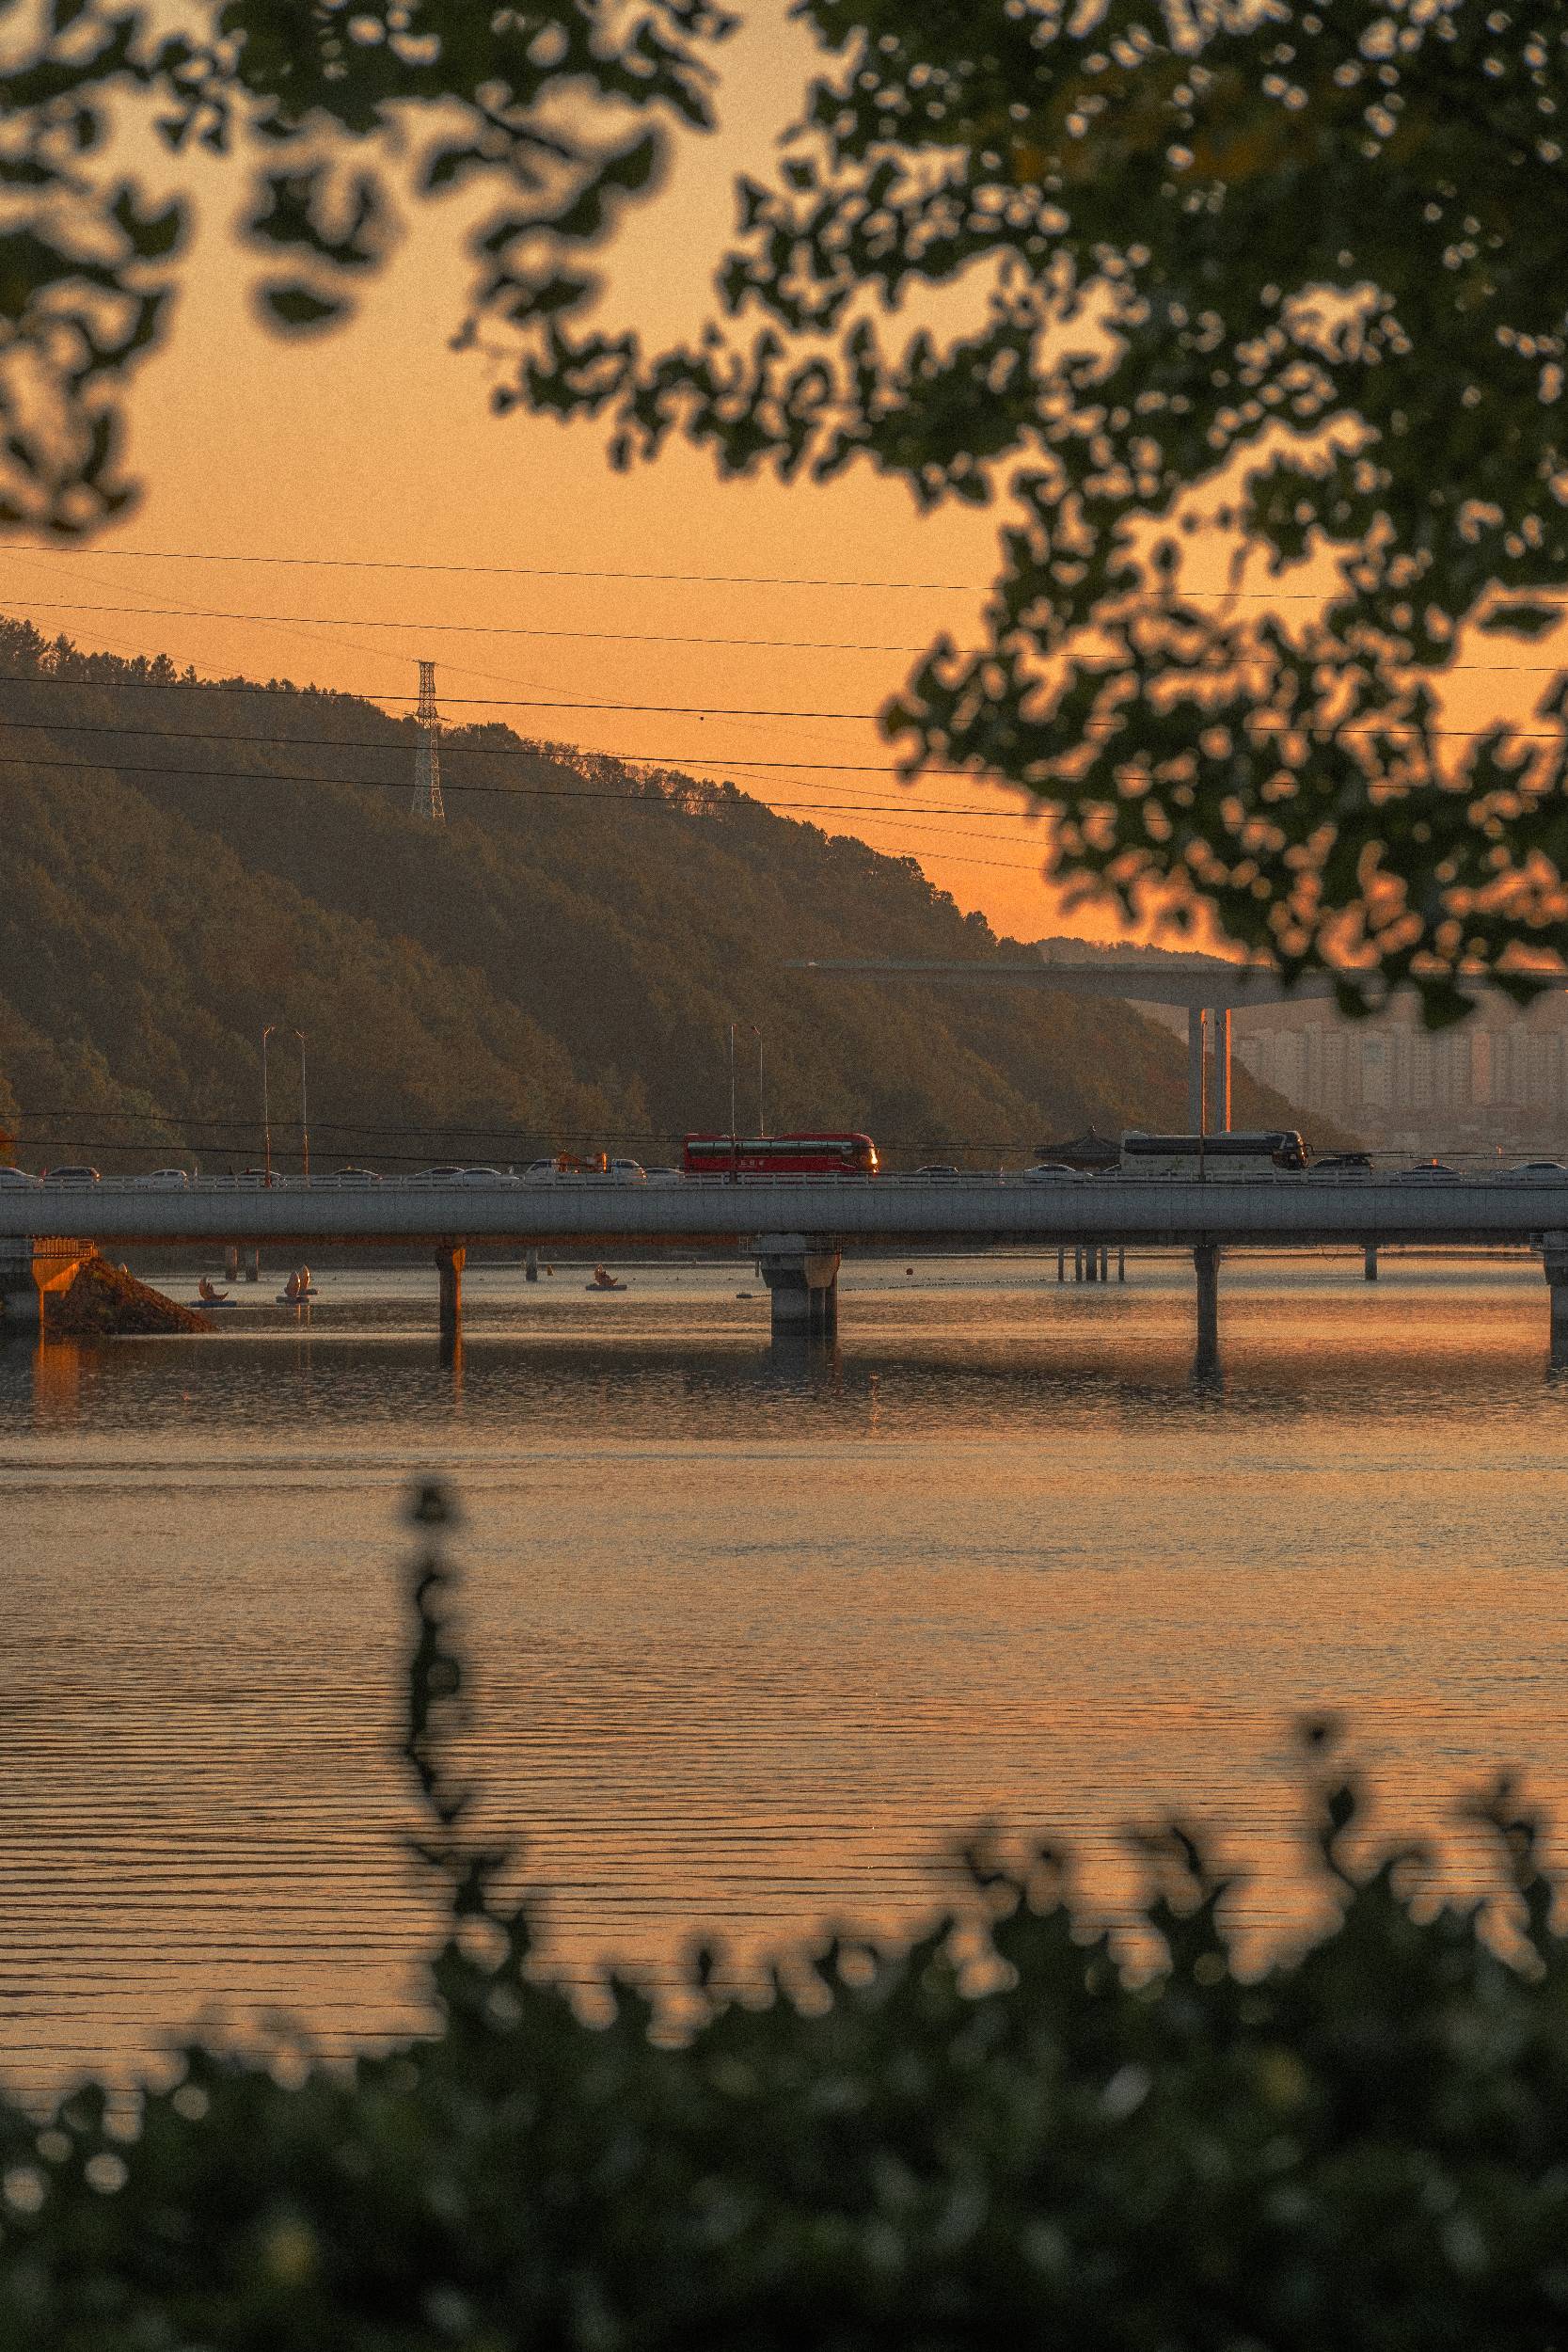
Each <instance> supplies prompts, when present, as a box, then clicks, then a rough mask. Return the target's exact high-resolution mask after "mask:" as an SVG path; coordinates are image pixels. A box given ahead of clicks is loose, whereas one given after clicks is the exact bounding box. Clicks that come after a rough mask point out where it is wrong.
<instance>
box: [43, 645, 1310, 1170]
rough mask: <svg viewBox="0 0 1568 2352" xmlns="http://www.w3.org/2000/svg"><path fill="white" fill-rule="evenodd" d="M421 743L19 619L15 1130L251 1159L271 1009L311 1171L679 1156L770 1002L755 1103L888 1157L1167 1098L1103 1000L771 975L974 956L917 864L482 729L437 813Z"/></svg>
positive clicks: (297, 698)
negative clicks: (877, 958)
mask: <svg viewBox="0 0 1568 2352" xmlns="http://www.w3.org/2000/svg"><path fill="white" fill-rule="evenodd" d="M414 747H415V730H414V727H413V723H412V721H411V720H403V719H395V718H389V717H388V715H387V714H386V713H385V712H383V711H381V710H380V709H378V708H377V707H374V706H373V705H372V704H369V703H366V702H364V701H361V700H359V699H357V698H356V697H354V696H351V695H345V694H331V693H323V692H318V691H313V690H312V691H299V690H296V689H294V688H292V687H288V686H277V685H276V684H275V685H273V686H270V687H259V686H256V685H254V684H252V683H250V682H248V681H245V680H243V679H230V680H228V681H226V682H224V683H222V684H218V685H214V684H208V683H205V682H202V681H200V680H198V679H197V678H196V677H195V676H194V675H192V674H189V673H187V674H185V675H181V674H179V673H177V672H176V671H175V670H174V668H173V666H172V665H171V664H170V663H169V662H167V661H166V660H159V661H156V662H147V661H122V660H118V659H116V658H113V657H110V656H105V655H83V654H79V653H77V652H75V651H74V650H73V649H72V648H71V646H70V645H69V644H65V643H64V642H61V643H58V644H54V645H49V644H46V643H45V642H44V641H43V640H42V639H41V638H40V637H39V636H38V635H37V634H36V632H34V631H33V630H32V629H31V628H27V627H25V626H24V625H20V624H16V623H11V622H5V621H0V760H3V764H0V793H3V796H4V798H3V802H0V807H3V810H4V817H3V821H0V1125H4V1126H6V1127H8V1128H13V1129H16V1130H17V1131H18V1133H19V1137H20V1140H19V1147H18V1156H19V1157H21V1158H22V1159H23V1160H24V1163H27V1164H31V1165H35V1166H37V1165H40V1164H43V1163H47V1162H49V1161H52V1160H53V1161H58V1160H61V1159H67V1158H71V1157H74V1156H79V1155H83V1154H91V1155H92V1156H93V1157H95V1158H97V1160H98V1162H99V1164H100V1165H101V1166H104V1165H112V1166H124V1167H134V1166H137V1165H146V1164H148V1162H149V1161H154V1162H155V1161H157V1160H160V1159H164V1158H167V1157H168V1156H169V1154H170V1153H171V1152H175V1151H179V1152H185V1153H187V1154H188V1153H195V1154H196V1155H198V1157H199V1159H200V1160H201V1162H202V1164H203V1165H204V1166H206V1167H208V1168H225V1167H228V1166H230V1165H242V1166H243V1165H245V1163H247V1162H250V1161H253V1160H254V1159H255V1158H256V1157H257V1155H258V1151H259V1147H260V1140H261V1137H260V1108H261V1074H260V1041H261V1031H262V1029H263V1027H264V1026H265V1025H267V1024H269V1023H273V1024H276V1025H277V1036H276V1037H275V1040H274V1047H273V1053H274V1059H273V1065H272V1075H273V1112H274V1120H275V1125H276V1129H277V1136H276V1140H277V1142H278V1144H279V1146H280V1147H281V1146H282V1145H283V1144H284V1143H285V1141H287V1142H289V1143H290V1144H291V1145H292V1141H293V1136H294V1135H295V1134H296V1133H297V1129H296V1123H295V1122H296V1121H297V1116H298V1047H297V1046H296V1044H295V1042H294V1040H293V1034H292V1032H293V1031H294V1030H296V1029H297V1030H303V1031H304V1032H305V1033H306V1035H307V1037H308V1040H309V1107H310V1120H311V1129H312V1136H313V1141H314V1145H315V1153H316V1157H317V1161H318V1164H329V1163H330V1162H331V1161H332V1160H335V1159H338V1158H341V1157H344V1156H354V1157H356V1158H357V1157H368V1158H372V1160H375V1159H379V1160H380V1162H381V1163H382V1164H383V1165H386V1166H393V1165H395V1164H396V1162H397V1158H398V1155H399V1153H400V1152H407V1153H409V1154H411V1155H412V1156H414V1157H415V1158H417V1159H418V1160H420V1161H423V1160H425V1159H427V1158H432V1159H434V1158H440V1157H443V1156H447V1155H449V1154H451V1153H453V1152H456V1153H460V1154H461V1155H462V1156H463V1157H465V1158H468V1159H483V1158H503V1159H510V1158H516V1157H518V1156H520V1155H522V1154H524V1153H527V1152H532V1151H534V1150H542V1149H545V1148H547V1147H548V1146H550V1145H552V1144H565V1143H570V1142H580V1143H581V1144H583V1145H584V1146H586V1145H589V1144H593V1145H594V1146H595V1147H597V1146H599V1145H601V1144H606V1145H608V1144H615V1145H620V1146H624V1147H629V1148H632V1149H634V1150H636V1151H638V1152H639V1153H640V1155H641V1156H645V1157H658V1158H662V1157H665V1156H667V1155H668V1154H669V1152H671V1150H672V1149H673V1143H674V1139H675V1138H677V1137H678V1136H679V1135H680V1134H681V1132H682V1131H683V1130H684V1129H686V1128H688V1127H704V1126H706V1127H717V1128H724V1127H726V1126H727V1125H728V1119H729V1092H728V1077H727V1073H726V1056H725V1028H726V1025H727V1024H728V1023H729V1022H731V1021H736V1022H739V1023H741V1024H742V1025H744V1026H743V1031H742V1035H741V1038H740V1041H739V1043H740V1070H741V1093H740V1101H741V1105H742V1120H743V1121H749V1120H750V1119H751V1118H752V1116H753V1115H754V1106H755V1081H754V1071H755V1041H754V1040H753V1039H752V1036H751V1034H750V1032H751V1029H752V1026H753V1025H754V1026H755V1027H756V1028H758V1029H760V1030H761V1031H762V1032H763V1035H764V1039H765V1041H766V1062H767V1083H768V1120H769V1123H770V1124H771V1125H774V1126H779V1127H784V1126H789V1125H798V1124H803V1123H809V1124H817V1123H821V1124H825V1125H831V1126H846V1127H854V1128H863V1129H866V1130H868V1131H869V1132H870V1133H871V1134H873V1135H874V1136H877V1137H878V1138H879V1141H881V1142H883V1143H884V1145H885V1146H887V1147H889V1148H890V1153H891V1156H893V1157H894V1158H895V1159H897V1160H903V1161H906V1162H907V1161H911V1160H914V1159H918V1158H920V1157H922V1156H928V1155H929V1154H931V1153H932V1152H939V1151H940V1152H942V1155H943V1156H948V1155H954V1156H956V1155H957V1154H958V1151H959V1150H960V1148H961V1147H965V1146H968V1147H973V1149H974V1153H975V1154H976V1156H977V1157H978V1158H980V1159H982V1160H983V1159H985V1158H987V1157H988V1156H989V1157H991V1158H994V1157H995V1155H996V1154H997V1152H999V1151H1000V1150H1002V1149H1003V1148H1004V1147H1011V1148H1012V1149H1013V1150H1015V1151H1018V1150H1025V1149H1027V1148H1028V1147H1029V1146H1031V1145H1033V1144H1035V1143H1037V1141H1039V1140H1040V1139H1041V1138H1042V1137H1044V1136H1055V1135H1062V1134H1067V1133H1070V1132H1072V1131H1075V1130H1077V1129H1079V1128H1082V1127H1085V1126H1086V1125H1088V1124H1089V1123H1090V1122H1091V1121H1092V1122H1094V1123H1095V1124H1096V1125H1098V1126H1100V1127H1101V1128H1103V1129H1107V1130H1112V1129H1116V1128H1117V1127H1118V1126H1120V1125H1122V1124H1123V1123H1127V1122H1132V1121H1137V1122H1142V1123H1148V1124H1155V1123H1162V1122H1175V1123H1178V1124H1180V1123H1181V1122H1182V1121H1183V1120H1184V1115H1185V1114H1184V1109H1183V1102H1184V1085H1183V1073H1182V1058H1181V1053H1180V1046H1179V1045H1178V1044H1177V1042H1176V1041H1173V1040H1172V1039H1171V1038H1170V1037H1169V1036H1168V1034H1166V1033H1164V1032H1162V1031H1161V1030H1160V1029H1158V1028H1157V1027H1155V1026H1154V1025H1151V1024H1149V1023H1148V1022H1147V1021H1145V1020H1143V1019H1141V1018H1140V1017H1139V1016H1138V1015H1136V1014H1135V1013H1132V1012H1131V1011H1129V1010H1126V1009H1122V1008H1121V1007H1119V1006H1117V1005H1114V1004H1103V1005H1100V1004H1087V1003H1077V1004H1074V1003H1072V1002H1070V1001H1067V1000H1062V999H1053V998H1052V997H1050V996H1047V995H1044V994H1034V993H1025V992H1022V991H1020V992H1014V991H1011V990H978V989H977V990H974V991H969V990H965V989H963V988H961V987H958V988H952V987H947V988H937V987H923V986H920V985H918V984H910V983H905V984H891V983H890V984H882V985H877V986H873V985H867V984H864V983H856V984H845V983H842V982H830V981H827V980H817V979H815V978H813V977H811V976H810V975H808V974H801V973H795V972H790V971H787V970H785V969H784V964H785V961H786V960H787V959H789V958H792V957H807V956H832V955H866V956H872V955H895V956H925V957H944V958H960V957H961V958H973V959H975V960H984V959H986V958H988V957H990V956H991V955H992V954H993V953H994V952H995V950H996V948H997V946H998V943H997V941H996V940H995V938H994V937H993V936H992V934H991V932H990V930H988V929H987V927H986V926H985V924H984V923H983V922H981V921H980V920H979V919H978V918H977V917H974V916H964V915H962V914H959V913H958V909H957V907H956V906H955V905H954V904H953V902H952V900H951V899H950V898H946V897H944V896H943V895H942V893H941V892H939V891H936V890H933V889H932V888H931V886H930V885H929V884H928V883H927V882H926V881H925V879H924V878H923V876H922V875H921V873H920V871H919V869H918V867H917V866H915V865H914V863H913V862H912V861H911V860H908V859H897V858H889V857H882V856H879V855H877V854H875V853H874V852H873V851H872V850H868V849H866V848H865V847H864V846H863V844H862V843H860V842H859V841H855V840H852V839H848V838H846V837H843V836H831V835H828V834H824V833H823V832H821V831H820V830H819V829H818V828H817V827H816V825H813V824H809V823H795V822H792V821H790V820H789V819H787V818H780V817H777V816H775V815H773V814H771V813H770V812H769V811H768V809H767V808H765V807H764V806H762V805H761V803H758V802H756V801H754V800H752V799H750V798H748V797H747V796H746V795H745V794H743V793H741V792H738V791H736V790H735V789H734V788H733V787H730V786H728V785H709V784H705V783H694V782H692V781H691V780H690V779H689V778H688V777H685V776H681V775H676V774H673V773H658V774H645V773H641V772H635V771H630V770H628V769H627V768H626V767H625V766H623V765H622V764H620V763H619V762H617V761H614V760H610V759H603V758H599V757H596V756H594V757H591V756H588V755H579V754H578V753H576V752H573V751H571V750H568V749H563V748H562V747H560V746H553V745H544V744H538V743H531V742H526V741H523V740H522V739H519V738H518V737H516V736H515V735H514V734H512V733H511V731H510V730H508V729H507V728H504V727H501V726H498V725H493V724H491V725H483V726H477V727H472V728H467V729H460V730H456V731H454V732H452V733H451V734H450V735H449V736H448V737H447V738H446V739H445V740H444V742H443V746H442V769H443V781H444V784H445V788H446V802H447V813H448V819H449V821H448V823H447V825H446V827H445V829H444V830H441V829H436V828H433V827H431V826H430V825H428V824H424V823H420V822H419V821H418V820H416V819H415V818H412V817H411V816H410V815H409V813H408V807H409V799H410V790H411V784H412V774H413V761H414ZM822 797H823V798H825V799H828V798H832V797H833V796H832V793H831V792H825V793H824V794H823V796H822ZM1243 1083H1244V1082H1243ZM1242 1109H1243V1113H1244V1114H1248V1115H1252V1114H1259V1115H1260V1114H1262V1113H1263V1112H1264V1111H1266V1112H1267V1115H1268V1116H1269V1117H1270V1118H1271V1119H1274V1118H1277V1117H1278V1116H1279V1115H1280V1111H1281V1106H1280V1105H1279V1104H1277V1103H1275V1102H1274V1101H1273V1099H1272V1098H1266V1097H1264V1096H1262V1095H1260V1094H1259V1093H1257V1092H1256V1091H1255V1090H1254V1091H1253V1092H1251V1093H1250V1094H1249V1093H1247V1092H1243V1097H1242Z"/></svg>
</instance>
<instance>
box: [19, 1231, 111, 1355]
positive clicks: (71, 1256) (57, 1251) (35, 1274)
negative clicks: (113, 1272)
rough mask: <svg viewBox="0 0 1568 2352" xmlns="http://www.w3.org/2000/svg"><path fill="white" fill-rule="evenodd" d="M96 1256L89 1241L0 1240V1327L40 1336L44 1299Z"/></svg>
mask: <svg viewBox="0 0 1568 2352" xmlns="http://www.w3.org/2000/svg"><path fill="white" fill-rule="evenodd" d="M97 1255H98V1246H97V1244H96V1242H90V1241H0V1327H3V1328H5V1329H8V1330H12V1331H31V1332H33V1333H34V1334H36V1335H37V1336H38V1337H39V1338H40V1339H41V1338H42V1336H43V1314H44V1306H43V1302H44V1300H45V1299H46V1298H47V1297H48V1296H49V1294H50V1293H51V1291H63V1290H69V1289H70V1287H71V1282H72V1281H73V1280H74V1279H75V1275H76V1269H77V1267H78V1266H79V1265H81V1264H82V1263H83V1261H84V1260H85V1259H87V1258H95V1257H96V1256H97Z"/></svg>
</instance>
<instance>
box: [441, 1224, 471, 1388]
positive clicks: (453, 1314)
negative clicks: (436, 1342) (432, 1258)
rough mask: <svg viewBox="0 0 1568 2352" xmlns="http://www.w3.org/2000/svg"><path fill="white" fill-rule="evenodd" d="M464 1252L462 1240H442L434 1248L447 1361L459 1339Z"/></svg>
mask: <svg viewBox="0 0 1568 2352" xmlns="http://www.w3.org/2000/svg"><path fill="white" fill-rule="evenodd" d="M467 1256H468V1252H467V1248H466V1247H465V1245H464V1244H463V1243H462V1242H443V1243H442V1245H441V1247H440V1248H439V1249H437V1250H436V1273H437V1274H438V1275H439V1276H440V1278H441V1355H442V1358H443V1359H444V1360H446V1361H451V1359H452V1358H453V1357H455V1356H456V1354H457V1351H458V1348H459V1347H460V1345H461V1344H462V1339H463V1268H464V1266H465V1264H466V1263H467Z"/></svg>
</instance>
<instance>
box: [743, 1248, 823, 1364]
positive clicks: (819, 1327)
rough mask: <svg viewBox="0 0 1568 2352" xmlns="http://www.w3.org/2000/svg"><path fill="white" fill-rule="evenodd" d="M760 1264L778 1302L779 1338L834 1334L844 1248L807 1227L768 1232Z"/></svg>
mask: <svg viewBox="0 0 1568 2352" xmlns="http://www.w3.org/2000/svg"><path fill="white" fill-rule="evenodd" d="M756 1252H757V1266H758V1269H759V1271H760V1273H761V1275H762V1279H763V1280H764V1281H765V1282H766V1283H767V1285H768V1294H769V1296H770V1298H771V1300H772V1307H773V1337H774V1338H775V1339H832V1336H833V1333H834V1332H835V1331H836V1330H837V1329H838V1269H839V1262H840V1252H839V1250H838V1249H837V1248H835V1247H833V1246H832V1244H831V1243H828V1242H825V1241H822V1240H819V1239H816V1238H809V1237H808V1236H807V1235H805V1234H803V1233H763V1234H759V1236H758V1237H757V1243H756Z"/></svg>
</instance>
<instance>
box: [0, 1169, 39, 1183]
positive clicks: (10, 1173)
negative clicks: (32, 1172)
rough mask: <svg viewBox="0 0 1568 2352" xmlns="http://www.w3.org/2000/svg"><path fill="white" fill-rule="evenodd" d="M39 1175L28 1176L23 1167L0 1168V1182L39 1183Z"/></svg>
mask: <svg viewBox="0 0 1568 2352" xmlns="http://www.w3.org/2000/svg"><path fill="white" fill-rule="evenodd" d="M42 1182H43V1179H42V1177H41V1176H29V1175H28V1173H27V1171H26V1169H25V1168H0V1184H41V1183H42Z"/></svg>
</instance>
